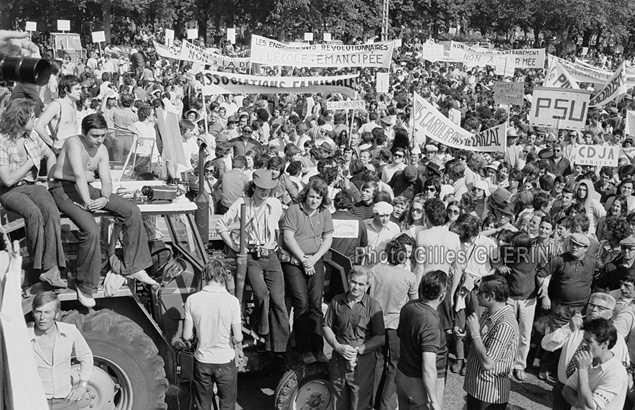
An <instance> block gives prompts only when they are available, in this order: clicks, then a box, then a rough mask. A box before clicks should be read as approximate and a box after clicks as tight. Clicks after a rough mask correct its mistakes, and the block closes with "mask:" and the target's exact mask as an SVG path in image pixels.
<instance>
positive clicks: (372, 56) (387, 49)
mask: <svg viewBox="0 0 635 410" xmlns="http://www.w3.org/2000/svg"><path fill="white" fill-rule="evenodd" d="M394 47H395V42H394V41H383V42H378V43H372V44H358V45H343V44H305V45H302V46H299V47H298V46H291V45H288V44H284V43H281V42H279V41H275V40H271V39H268V38H266V37H261V36H257V35H255V34H254V35H252V36H251V61H252V62H254V63H259V64H266V65H273V66H292V67H323V68H328V67H335V68H342V67H375V68H389V67H390V63H391V61H392V52H393V49H394Z"/></svg>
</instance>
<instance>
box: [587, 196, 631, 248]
mask: <svg viewBox="0 0 635 410" xmlns="http://www.w3.org/2000/svg"><path fill="white" fill-rule="evenodd" d="M627 214H628V209H627V204H626V198H624V197H623V196H618V197H615V199H614V200H613V203H612V204H611V207H610V208H609V209H608V212H607V213H606V215H604V216H603V217H601V218H600V220H599V221H598V226H597V229H596V230H595V234H596V235H597V238H598V241H601V240H602V239H604V230H605V226H606V220H607V219H608V218H611V217H617V218H621V219H624V220H626V215H627Z"/></svg>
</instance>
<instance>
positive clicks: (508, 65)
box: [494, 56, 516, 77]
mask: <svg viewBox="0 0 635 410" xmlns="http://www.w3.org/2000/svg"><path fill="white" fill-rule="evenodd" d="M515 69H516V67H515V66H514V57H510V56H498V57H496V58H494V74H497V75H502V76H503V77H513V76H514V70H515Z"/></svg>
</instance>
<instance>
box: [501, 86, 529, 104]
mask: <svg viewBox="0 0 635 410" xmlns="http://www.w3.org/2000/svg"><path fill="white" fill-rule="evenodd" d="M524 96H525V84H524V83H516V82H503V81H501V82H497V83H494V101H495V102H496V103H497V104H510V105H522V104H523V98H524Z"/></svg>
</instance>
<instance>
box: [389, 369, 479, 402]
mask: <svg viewBox="0 0 635 410" xmlns="http://www.w3.org/2000/svg"><path fill="white" fill-rule="evenodd" d="M395 384H396V386H397V399H398V400H399V410H428V409H429V408H430V405H429V403H430V402H429V400H428V392H427V390H426V386H425V384H423V377H410V376H406V375H405V374H403V373H401V371H399V370H397V375H396V376H395ZM436 391H437V401H438V402H439V407H440V408H443V392H444V391H445V377H437V385H436ZM467 409H468V410H472V408H471V407H470V406H469V405H468V406H467Z"/></svg>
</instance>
